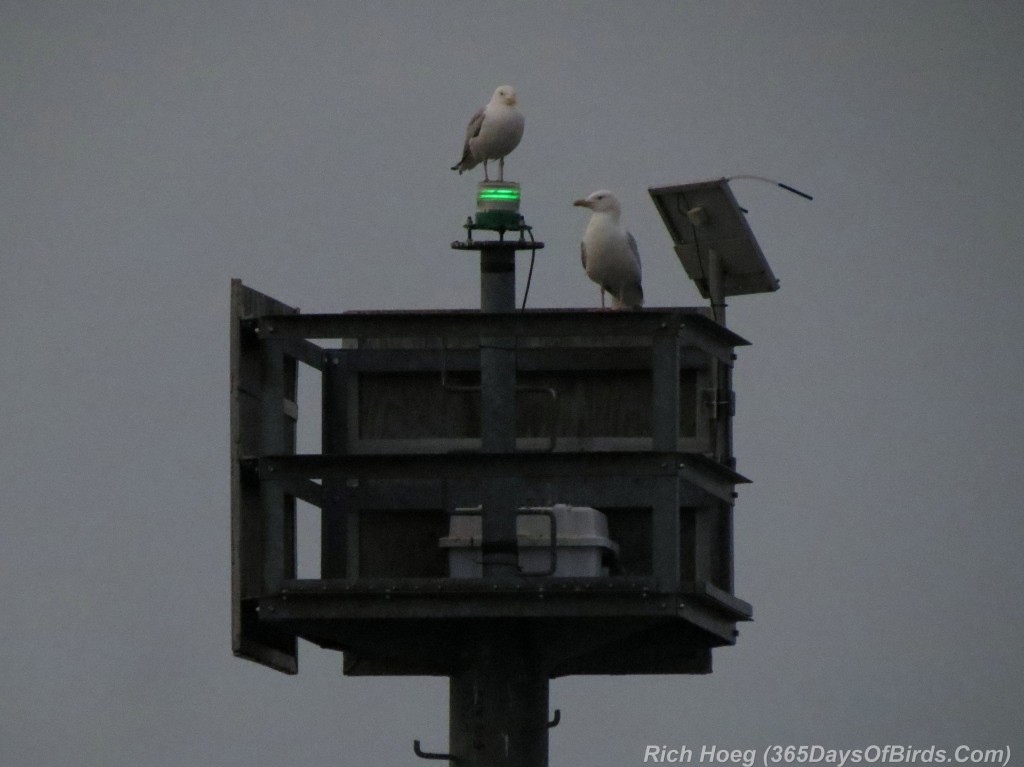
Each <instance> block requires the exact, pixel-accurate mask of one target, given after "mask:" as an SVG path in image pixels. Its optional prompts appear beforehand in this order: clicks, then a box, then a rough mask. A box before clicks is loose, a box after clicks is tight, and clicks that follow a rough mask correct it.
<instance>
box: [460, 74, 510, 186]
mask: <svg viewBox="0 0 1024 767" xmlns="http://www.w3.org/2000/svg"><path fill="white" fill-rule="evenodd" d="M516 103H517V99H516V89H515V88H513V87H512V86H511V85H501V86H499V87H498V88H497V89H496V90H495V91H494V94H493V95H492V96H491V100H490V101H489V102H487V106H485V107H483V108H482V109H480V110H479V111H478V112H477V113H476V114H475V115H473V119H471V120H470V121H469V126H468V127H467V128H466V143H465V146H463V148H462V158H461V159H460V160H459V161H458V162H457V163H455V165H453V166H452V170H457V171H458V172H459V175H462V173H463V171H467V170H470V169H471V168H475V167H476V166H477V165H479V164H480V163H481V162H482V163H483V164H484V181H490V180H491V179H490V176H489V175H488V174H487V161H488V160H497V161H498V180H500V181H504V180H505V157H506V156H507V155H508V154H509V153H510V152H511V151H512V150H513V149H515V148H516V147H517V146H519V140H520V139H521V138H522V137H523V125H524V123H525V120H524V119H523V115H522V113H521V112H520V111H519V109H518V108H517V106H516Z"/></svg>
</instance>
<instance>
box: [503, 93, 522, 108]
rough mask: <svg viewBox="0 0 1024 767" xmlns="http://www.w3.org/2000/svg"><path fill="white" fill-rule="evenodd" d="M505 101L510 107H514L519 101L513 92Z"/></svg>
mask: <svg viewBox="0 0 1024 767" xmlns="http://www.w3.org/2000/svg"><path fill="white" fill-rule="evenodd" d="M505 103H506V104H508V105H509V106H510V107H514V106H515V105H516V104H518V103H519V102H518V101H517V99H516V97H515V94H513V95H511V96H509V97H508V98H507V99H505Z"/></svg>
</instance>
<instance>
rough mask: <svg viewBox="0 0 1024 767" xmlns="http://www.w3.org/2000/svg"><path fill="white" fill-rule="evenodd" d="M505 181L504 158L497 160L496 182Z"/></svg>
mask: <svg viewBox="0 0 1024 767" xmlns="http://www.w3.org/2000/svg"><path fill="white" fill-rule="evenodd" d="M504 180H505V158H504V157H499V158H498V181H504Z"/></svg>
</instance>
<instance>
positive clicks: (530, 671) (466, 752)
mask: <svg viewBox="0 0 1024 767" xmlns="http://www.w3.org/2000/svg"><path fill="white" fill-rule="evenodd" d="M449 687H450V698H449V743H450V747H449V751H450V753H451V754H452V756H454V757H456V758H457V759H458V762H456V764H457V765H458V767H547V764H548V734H547V733H548V678H547V673H546V672H545V671H544V670H543V668H542V664H541V662H540V658H539V656H538V654H537V653H536V651H535V648H533V647H532V645H531V640H530V637H529V635H528V634H527V632H525V631H524V630H522V629H521V628H518V627H517V626H515V625H514V624H507V623H505V622H504V621H490V622H488V624H487V625H485V626H484V627H482V628H481V629H480V630H479V631H478V632H475V633H474V635H473V636H472V637H468V638H467V641H466V642H465V644H464V646H463V656H462V665H461V668H460V669H459V670H458V672H457V673H456V674H454V675H453V676H452V677H451V682H450V686H449Z"/></svg>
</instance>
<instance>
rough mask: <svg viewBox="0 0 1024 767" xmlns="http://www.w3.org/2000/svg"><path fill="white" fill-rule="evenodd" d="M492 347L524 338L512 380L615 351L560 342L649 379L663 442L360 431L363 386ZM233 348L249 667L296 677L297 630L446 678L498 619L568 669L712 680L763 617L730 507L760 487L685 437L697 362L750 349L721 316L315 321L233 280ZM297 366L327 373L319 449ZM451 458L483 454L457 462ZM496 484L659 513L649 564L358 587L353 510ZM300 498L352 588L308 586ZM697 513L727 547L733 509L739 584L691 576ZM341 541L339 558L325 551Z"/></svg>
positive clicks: (555, 667)
mask: <svg viewBox="0 0 1024 767" xmlns="http://www.w3.org/2000/svg"><path fill="white" fill-rule="evenodd" d="M344 338H358V339H368V338H381V339H393V340H394V339H399V340H400V339H420V340H421V341H422V340H424V339H426V342H427V343H428V344H434V345H435V348H418V349H404V348H403V349H394V348H392V349H371V348H353V349H350V348H339V349H325V348H321V347H320V346H318V345H317V344H315V343H313V342H312V341H311V340H310V339H344ZM488 338H490V339H494V338H499V339H512V340H513V341H514V342H515V343H514V344H513V347H512V357H511V359H512V360H513V368H512V370H513V371H515V370H519V371H525V370H545V369H546V366H548V365H550V364H551V362H552V361H553V360H555V359H558V360H560V362H561V364H574V365H578V366H580V369H600V367H601V362H600V359H601V355H602V354H605V356H606V359H607V354H606V352H607V349H604V350H594V349H590V348H587V347H582V348H579V347H577V348H570V349H568V356H567V350H566V349H564V348H559V346H558V344H559V343H560V342H559V341H558V339H560V338H573V339H580V338H584V339H593V340H594V343H596V344H605V345H607V344H612V346H610V347H608V348H612V349H615V350H620V349H621V350H622V351H623V354H622V355H621V359H622V364H623V365H624V366H625V367H627V368H628V367H630V366H632V367H633V368H644V367H645V366H646V367H648V368H649V369H650V371H651V381H652V403H653V405H652V406H653V408H654V410H653V424H652V425H653V433H652V435H651V437H650V438H641V439H632V440H628V439H604V440H597V441H594V442H590V443H588V444H585V445H584V444H581V443H580V442H579V441H575V442H574V441H572V440H558V441H557V442H555V443H554V445H553V447H554V450H549V449H546V448H545V449H541V448H544V443H545V440H539V439H533V440H532V441H531V440H530V439H519V440H516V441H515V442H514V443H513V444H512V445H502V446H501V449H500V450H498V451H495V450H494V448H493V446H492V447H491V448H490V449H488V450H487V451H481V445H482V443H481V440H479V439H476V440H463V441H457V442H454V443H453V442H451V441H445V440H436V441H433V442H429V441H424V440H415V441H410V442H405V443H403V442H401V441H394V442H391V444H384V443H386V442H388V441H386V440H385V441H382V442H377V443H360V441H359V440H358V439H354V438H353V435H356V434H357V433H358V431H357V424H356V423H355V420H354V419H355V418H356V413H355V412H354V411H353V405H352V403H353V401H355V399H356V398H355V396H354V395H355V392H354V390H353V387H354V386H355V385H356V383H355V382H356V379H355V378H354V377H353V375H352V374H354V373H357V372H359V371H363V370H389V369H399V370H410V369H412V370H424V371H440V369H441V365H442V364H443V365H447V366H449V368H450V369H457V368H458V367H460V366H461V368H463V369H479V367H478V366H479V365H480V362H479V361H478V360H479V353H478V352H477V351H476V350H474V348H473V347H474V346H477V345H479V343H480V339H488ZM644 338H646V339H647V340H646V341H641V342H638V341H637V339H644ZM437 339H448V341H450V342H451V346H452V347H453V348H450V349H447V350H445V351H444V359H443V360H442V350H441V349H440V348H436V347H437V343H438V342H437ZM609 339H611V340H609ZM616 339H618V340H616ZM231 341H232V351H231V355H232V550H233V557H232V563H233V567H232V575H233V589H232V595H233V599H232V602H233V637H234V649H235V652H236V653H237V654H238V655H240V656H242V657H246V658H249V659H251V660H254V661H257V662H259V663H263V664H265V665H268V666H270V667H272V668H275V669H277V670H280V671H284V672H286V673H295V671H296V670H297V658H296V652H295V638H296V637H298V636H302V637H305V638H307V639H310V640H311V641H314V642H317V643H319V644H322V645H324V646H328V647H333V648H335V649H344V650H345V651H346V671H347V673H371V674H376V673H447V672H448V671H450V668H451V664H452V663H454V662H455V658H454V656H453V655H451V653H448V654H447V655H446V653H445V651H444V649H443V648H445V647H446V646H448V645H450V646H451V647H452V648H453V649H452V652H455V649H454V648H456V647H457V646H458V640H457V637H458V632H459V631H460V630H461V629H460V627H462V626H463V625H464V624H465V625H466V626H468V625H471V624H472V623H473V622H474V621H477V620H480V619H481V618H490V619H493V620H502V619H515V620H519V621H527V622H529V623H530V625H532V626H534V629H531V630H533V631H536V632H537V634H538V636H543V637H544V638H545V641H546V642H550V643H551V647H552V649H551V650H550V652H549V654H548V655H545V656H544V658H543V665H544V667H545V669H546V673H549V674H550V675H552V676H554V675H558V674H562V673H705V672H707V671H709V670H710V648H711V647H713V646H718V645H723V644H731V643H732V642H733V641H734V640H735V635H736V630H735V623H736V622H737V621H741V620H748V619H749V618H750V617H751V614H752V611H751V609H750V606H749V605H747V604H746V603H745V602H743V601H742V600H739V599H737V598H736V597H735V596H733V595H732V593H731V589H732V574H731V559H732V552H731V506H732V503H733V499H734V497H735V485H736V484H739V483H742V482H745V481H746V480H745V479H744V478H743V477H742V476H741V475H739V474H737V473H736V472H735V471H734V470H733V469H732V468H731V467H730V466H729V465H728V463H726V462H722V461H720V460H714V459H713V458H711V457H709V455H708V454H707V452H692V450H688V449H687V448H693V447H695V446H696V445H697V441H695V440H692V439H681V437H680V434H679V370H680V368H685V367H687V366H693V367H700V366H703V367H704V368H710V367H711V366H712V365H721V366H722V367H729V366H731V362H732V359H733V354H732V351H733V348H734V347H735V346H738V345H742V344H745V343H746V342H745V341H744V340H743V339H742V338H740V337H739V336H737V335H735V334H734V333H732V332H731V331H729V330H727V329H725V328H724V327H722V326H721V325H718V324H717V323H715V322H713V321H712V320H711V319H709V318H708V316H707V311H706V310H704V309H669V310H647V311H643V312H635V313H626V312H617V313H611V312H608V313H598V312H580V311H535V312H529V313H511V312H509V313H495V314H482V313H479V312H360V313H350V314H312V315H302V314H299V313H298V312H297V311H296V310H294V309H293V308H292V307H289V306H287V305H285V304H282V303H281V302H278V301H275V300H274V299H272V298H270V297H268V296H264V295H262V294H260V293H257V292H256V291H253V290H251V289H249V288H247V287H245V286H244V285H242V284H241V282H240V281H237V280H235V281H233V283H232V330H231ZM448 341H445V342H444V343H448ZM460 344H461V345H462V347H461V348H460V346H459V345H460ZM616 344H617V345H616ZM299 363H302V364H305V365H308V366H310V367H311V368H312V369H315V370H318V371H320V372H321V373H322V375H323V387H322V391H323V453H322V454H319V455H296V454H295V452H294V446H295V441H294V440H295V420H296V419H297V412H296V406H295V404H294V397H295V386H296V383H295V382H296V375H297V372H296V371H297V364H299ZM607 364H608V363H607V362H606V363H605V366H607ZM512 391H514V389H513V390H512ZM706 437H707V435H705V436H704V437H702V438H706ZM453 447H454V448H456V449H458V448H469V449H470V450H473V451H474V452H451V450H452V448H453ZM382 451H387V452H382ZM403 451H404V452H403ZM484 486H491V487H492V490H491V491H489V492H492V493H494V494H496V495H503V496H505V497H509V498H510V501H509V502H511V496H512V495H514V496H515V498H516V500H515V504H516V505H524V506H525V505H544V501H545V500H546V497H547V496H549V495H551V494H564V495H559V496H558V497H562V498H571V499H572V502H573V503H576V504H578V505H591V506H594V507H597V508H601V507H602V506H626V505H634V506H637V507H641V506H642V507H645V508H650V509H651V512H650V514H651V559H652V572H650V573H649V574H647V575H642V576H614V577H610V578H594V579H590V578H572V579H557V578H552V577H536V576H531V577H530V578H517V577H514V575H509V574H506V575H504V576H503V575H502V573H501V571H496V572H491V573H489V574H488V576H487V577H486V578H484V579H480V580H479V581H477V580H476V579H468V581H467V580H465V579H461V580H458V581H456V580H455V579H447V578H366V577H361V576H360V571H359V567H358V545H357V544H358V537H359V522H358V515H356V514H354V513H352V512H353V511H357V510H358V511H359V512H360V513H371V514H372V513H376V512H375V509H376V510H379V513H387V511H393V510H395V509H400V508H409V509H416V508H425V507H429V508H441V509H444V510H446V513H451V512H452V511H453V510H454V509H455V508H456V507H457V506H459V505H460V504H461V505H467V504H471V503H473V502H478V501H479V499H480V497H481V492H488V491H486V490H484V491H482V490H481V487H484ZM296 498H298V499H301V500H303V501H305V502H307V503H309V504H311V505H313V506H314V507H317V508H319V509H320V510H321V516H322V525H323V530H324V539H325V544H324V545H325V552H324V560H323V561H324V567H325V568H327V569H332V568H333V571H334V572H341V573H342V576H343V577H340V578H338V577H331V578H324V579H306V580H298V579H296V578H295V552H294V536H295V532H294V529H295V520H294V515H295V499H296ZM686 509H689V512H686V513H688V514H690V515H691V517H690V518H691V524H692V528H693V529H692V531H691V532H690V533H688V534H689V535H692V536H693V546H694V547H695V550H696V549H700V547H701V546H709V545H711V539H712V538H713V537H714V535H713V529H712V528H713V526H712V527H709V526H708V525H709V524H710V522H709V519H711V518H712V517H714V516H715V515H717V518H718V519H719V520H720V523H721V525H724V528H723V529H725V531H726V535H727V538H728V542H729V547H728V551H726V552H725V553H724V554H722V555H721V556H723V557H724V558H725V559H726V560H727V570H728V572H727V574H726V575H725V576H724V577H722V578H719V580H720V581H722V582H721V583H720V584H719V585H717V586H716V585H714V579H713V578H712V574H711V573H712V570H713V566H712V563H711V561H710V559H709V558H708V556H706V555H699V556H698V555H696V554H695V559H694V562H693V563H692V568H693V572H692V573H682V572H681V571H680V547H681V540H682V536H683V535H684V530H683V529H682V527H681V524H682V516H681V514H682V513H683V510H686ZM485 538H486V534H485ZM327 539H329V540H330V543H329V544H328V543H327ZM331 547H334V549H335V550H333V551H328V550H327V549H329V548H331ZM338 547H340V548H338ZM331 557H335V561H334V564H333V565H332V564H331V562H332V560H331ZM467 621H468V622H469V623H466V622H467ZM396 622H397V623H396ZM387 625H393V626H396V627H397V626H404V627H406V629H408V628H410V627H414V634H415V636H416V637H417V640H418V643H419V646H418V647H417V649H412V648H411V647H409V646H408V639H407V638H402V637H396V636H395V634H394V632H393V631H392V632H389V631H386V630H383V629H382V626H387ZM453 632H454V633H453ZM629 637H633V638H634V639H636V638H644V640H643V645H644V646H643V647H641V651H640V652H639V653H636V654H635V657H631V656H630V651H631V650H630V648H634V649H635V647H636V646H638V645H639V644H640V643H638V642H630V641H627V640H628V638H629ZM389 642H390V644H389ZM541 644H542V646H547V645H545V644H544V643H541ZM423 648H429V649H428V650H425V649H423ZM652 648H655V649H653V650H652ZM602 669H607V670H602Z"/></svg>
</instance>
